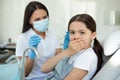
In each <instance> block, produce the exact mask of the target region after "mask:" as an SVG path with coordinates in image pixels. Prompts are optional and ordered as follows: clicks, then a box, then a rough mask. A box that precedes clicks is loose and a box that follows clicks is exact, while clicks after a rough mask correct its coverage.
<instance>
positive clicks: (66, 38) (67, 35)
mask: <svg viewBox="0 0 120 80" xmlns="http://www.w3.org/2000/svg"><path fill="white" fill-rule="evenodd" d="M69 42H70V36H69V32H68V31H67V32H66V35H65V38H64V43H63V48H64V49H67V48H68V45H69Z"/></svg>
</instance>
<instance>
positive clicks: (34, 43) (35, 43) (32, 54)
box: [28, 35, 41, 59]
mask: <svg viewBox="0 0 120 80" xmlns="http://www.w3.org/2000/svg"><path fill="white" fill-rule="evenodd" d="M40 41H41V38H40V37H39V36H38V35H33V36H32V37H31V38H30V39H29V46H30V47H34V48H36V49H37V46H38V43H40ZM28 57H29V58H30V59H34V58H35V57H36V54H35V52H34V51H33V50H31V51H30V52H29V54H28Z"/></svg>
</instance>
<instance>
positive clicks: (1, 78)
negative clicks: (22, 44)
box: [0, 47, 40, 80]
mask: <svg viewBox="0 0 120 80" xmlns="http://www.w3.org/2000/svg"><path fill="white" fill-rule="evenodd" d="M28 50H33V51H34V52H35V53H36V55H37V56H38V57H40V56H39V53H38V51H37V50H36V49H35V48H33V47H30V48H27V49H25V51H24V53H23V56H22V60H19V59H18V58H17V57H16V56H15V55H12V56H10V57H9V58H8V59H7V60H6V63H7V64H1V65H0V69H1V70H0V80H25V74H24V64H25V54H26V52H27V51H28ZM11 60H12V61H11Z"/></svg>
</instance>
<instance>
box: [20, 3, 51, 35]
mask: <svg viewBox="0 0 120 80" xmlns="http://www.w3.org/2000/svg"><path fill="white" fill-rule="evenodd" d="M37 9H43V10H45V11H46V13H47V16H48V17H49V13H48V10H47V8H46V7H45V5H43V4H42V3H40V2H37V1H32V2H30V3H29V4H28V5H27V7H26V9H25V13H24V21H23V30H22V33H24V32H26V31H28V30H29V29H30V28H32V25H31V24H30V19H31V16H32V14H33V13H34V11H35V10H37Z"/></svg>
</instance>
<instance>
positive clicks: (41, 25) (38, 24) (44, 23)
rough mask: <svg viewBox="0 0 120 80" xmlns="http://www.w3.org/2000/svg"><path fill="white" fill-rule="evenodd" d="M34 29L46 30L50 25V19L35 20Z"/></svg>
mask: <svg viewBox="0 0 120 80" xmlns="http://www.w3.org/2000/svg"><path fill="white" fill-rule="evenodd" d="M33 26H34V29H35V30H37V31H39V32H45V31H46V30H47V29H48V26H49V19H48V18H46V19H43V20H39V21H35V22H33Z"/></svg>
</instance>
